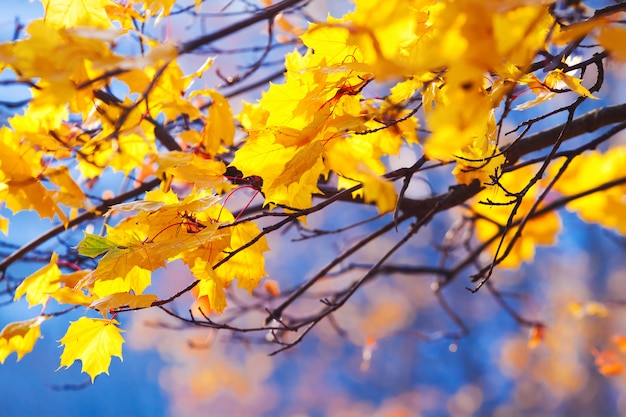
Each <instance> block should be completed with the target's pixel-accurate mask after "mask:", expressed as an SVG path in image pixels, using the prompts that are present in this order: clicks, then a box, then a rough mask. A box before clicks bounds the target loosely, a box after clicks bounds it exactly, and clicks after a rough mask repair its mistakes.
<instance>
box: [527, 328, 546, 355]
mask: <svg viewBox="0 0 626 417" xmlns="http://www.w3.org/2000/svg"><path fill="white" fill-rule="evenodd" d="M545 330H546V328H545V327H544V326H541V325H536V326H533V327H531V328H530V334H529V336H528V347H529V348H530V349H534V348H536V347H537V346H539V345H540V344H541V342H543V340H544V339H545V337H546V334H545Z"/></svg>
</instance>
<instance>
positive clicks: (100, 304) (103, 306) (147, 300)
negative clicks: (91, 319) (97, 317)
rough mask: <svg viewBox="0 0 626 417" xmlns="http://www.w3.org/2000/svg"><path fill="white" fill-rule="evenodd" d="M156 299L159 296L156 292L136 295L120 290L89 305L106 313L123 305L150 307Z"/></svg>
mask: <svg viewBox="0 0 626 417" xmlns="http://www.w3.org/2000/svg"><path fill="white" fill-rule="evenodd" d="M156 299H157V296H156V295H154V294H142V295H135V294H130V293H128V292H118V293H115V294H111V295H107V296H105V297H102V298H100V299H98V300H95V301H93V302H92V303H91V304H90V305H89V307H91V308H93V309H96V310H98V311H100V312H101V313H102V314H106V313H107V312H108V311H109V310H114V309H116V308H119V307H123V306H128V307H130V308H143V307H150V306H151V305H152V303H153V302H154V301H156Z"/></svg>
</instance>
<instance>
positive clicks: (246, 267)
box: [215, 222, 270, 293]
mask: <svg viewBox="0 0 626 417" xmlns="http://www.w3.org/2000/svg"><path fill="white" fill-rule="evenodd" d="M230 229H231V238H230V244H229V247H228V248H227V249H226V251H227V253H228V252H232V251H233V250H237V249H239V248H240V247H241V246H243V245H247V244H248V243H250V242H251V241H252V240H254V239H257V237H258V235H259V234H260V233H261V230H260V229H259V226H257V225H256V224H254V223H249V222H246V223H240V224H238V225H236V226H233V227H232V228H230ZM268 250H270V247H269V246H268V244H267V239H266V238H265V236H262V237H261V238H260V239H258V240H257V241H256V242H255V243H254V244H253V245H251V246H249V247H247V248H245V249H243V250H241V251H240V252H238V253H237V254H235V256H233V257H232V258H231V259H230V260H229V261H228V262H226V263H225V264H224V265H222V266H220V267H219V268H217V269H216V270H215V274H216V275H217V276H218V277H220V278H221V279H222V280H223V281H224V282H230V281H231V280H232V279H233V278H237V282H238V286H239V288H244V289H246V290H248V291H249V292H250V293H252V290H253V289H255V288H256V287H257V286H258V285H259V282H260V281H261V278H263V277H264V276H266V275H267V272H266V271H265V258H264V256H263V253H264V252H266V251H268Z"/></svg>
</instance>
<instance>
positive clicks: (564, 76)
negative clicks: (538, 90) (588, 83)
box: [544, 68, 598, 100]
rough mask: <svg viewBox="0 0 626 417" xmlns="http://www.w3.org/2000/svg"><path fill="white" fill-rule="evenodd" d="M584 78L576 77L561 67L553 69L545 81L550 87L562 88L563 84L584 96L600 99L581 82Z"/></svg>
mask: <svg viewBox="0 0 626 417" xmlns="http://www.w3.org/2000/svg"><path fill="white" fill-rule="evenodd" d="M581 82H582V79H580V78H576V77H574V76H573V75H570V74H568V73H566V72H563V70H561V69H558V68H557V69H555V70H553V71H551V72H550V73H549V74H548V75H547V76H546V79H545V80H544V83H545V84H546V85H547V86H548V87H550V88H556V89H562V88H563V87H562V85H565V86H567V88H569V89H570V90H572V91H574V92H575V93H578V94H580V95H581V96H583V97H589V98H593V99H596V100H598V97H596V96H594V95H593V94H591V93H590V92H589V90H587V89H586V88H585V87H583V86H582V84H581Z"/></svg>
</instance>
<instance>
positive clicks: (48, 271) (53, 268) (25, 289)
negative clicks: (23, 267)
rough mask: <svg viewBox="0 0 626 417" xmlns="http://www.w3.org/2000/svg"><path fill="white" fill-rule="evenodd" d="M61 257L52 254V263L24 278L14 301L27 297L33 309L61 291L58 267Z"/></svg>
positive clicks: (16, 290)
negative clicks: (54, 293) (58, 290)
mask: <svg viewBox="0 0 626 417" xmlns="http://www.w3.org/2000/svg"><path fill="white" fill-rule="evenodd" d="M58 259H59V256H58V255H57V254H56V253H53V254H52V257H51V259H50V263H48V265H46V266H44V267H43V268H41V269H39V270H38V271H36V272H34V273H32V274H31V275H29V276H28V277H26V278H24V280H23V281H22V283H21V284H20V285H19V286H18V287H17V288H16V289H15V296H14V297H13V299H14V300H19V299H20V298H22V297H23V296H24V295H26V300H28V306H29V307H32V306H34V305H37V304H44V303H45V302H46V300H47V299H48V296H49V295H50V294H51V293H53V292H54V291H56V290H57V289H59V288H60V287H61V285H60V284H59V277H60V276H61V270H60V269H59V267H58V266H57V260H58Z"/></svg>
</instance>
